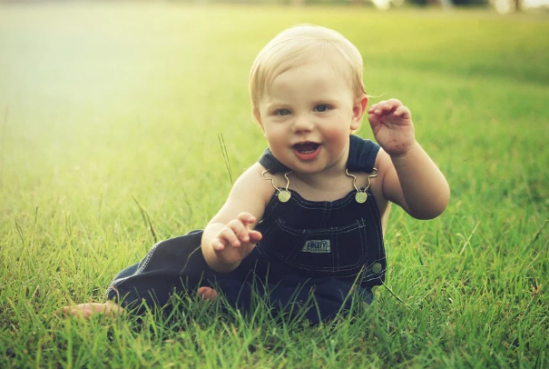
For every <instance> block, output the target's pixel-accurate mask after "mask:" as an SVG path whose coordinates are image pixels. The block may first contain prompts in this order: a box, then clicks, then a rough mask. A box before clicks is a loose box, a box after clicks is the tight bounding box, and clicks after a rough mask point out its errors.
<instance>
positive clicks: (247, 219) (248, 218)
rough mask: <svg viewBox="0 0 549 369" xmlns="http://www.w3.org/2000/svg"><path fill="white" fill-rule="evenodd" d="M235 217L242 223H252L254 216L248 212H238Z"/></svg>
mask: <svg viewBox="0 0 549 369" xmlns="http://www.w3.org/2000/svg"><path fill="white" fill-rule="evenodd" d="M236 219H238V220H240V221H241V222H242V223H244V224H253V223H255V217H254V216H253V215H252V214H250V213H240V214H238V216H237V217H236Z"/></svg>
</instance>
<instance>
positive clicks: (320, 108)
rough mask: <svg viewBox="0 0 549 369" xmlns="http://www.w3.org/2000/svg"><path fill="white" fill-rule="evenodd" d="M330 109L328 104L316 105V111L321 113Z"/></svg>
mask: <svg viewBox="0 0 549 369" xmlns="http://www.w3.org/2000/svg"><path fill="white" fill-rule="evenodd" d="M329 109H330V107H329V106H328V105H326V104H319V105H317V106H315V109H314V111H317V112H319V113H324V112H326V111H328V110H329Z"/></svg>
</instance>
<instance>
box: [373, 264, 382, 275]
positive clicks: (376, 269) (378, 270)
mask: <svg viewBox="0 0 549 369" xmlns="http://www.w3.org/2000/svg"><path fill="white" fill-rule="evenodd" d="M372 272H374V273H375V274H379V273H381V263H374V265H372Z"/></svg>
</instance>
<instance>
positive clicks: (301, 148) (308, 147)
mask: <svg viewBox="0 0 549 369" xmlns="http://www.w3.org/2000/svg"><path fill="white" fill-rule="evenodd" d="M319 146H320V144H317V143H314V142H304V143H298V144H295V145H293V146H292V147H293V149H294V150H295V151H297V152H299V153H301V154H311V153H313V152H315V151H316V150H317V149H318V147H319Z"/></svg>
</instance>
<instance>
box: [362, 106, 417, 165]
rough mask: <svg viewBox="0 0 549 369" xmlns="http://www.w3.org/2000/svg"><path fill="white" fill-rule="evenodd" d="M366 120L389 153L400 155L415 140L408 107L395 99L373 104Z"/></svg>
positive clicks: (406, 150) (378, 140)
mask: <svg viewBox="0 0 549 369" xmlns="http://www.w3.org/2000/svg"><path fill="white" fill-rule="evenodd" d="M368 120H369V121H370V126H371V127H372V131H373V133H374V136H375V138H376V141H377V142H378V143H379V145H380V146H381V147H382V148H383V150H385V151H386V152H387V153H388V154H389V155H402V154H405V153H406V152H408V150H410V149H411V148H412V146H413V145H414V143H415V142H416V139H415V134H414V124H413V122H412V113H411V112H410V109H408V108H407V107H405V106H404V105H402V103H401V102H400V101H399V100H397V99H390V100H385V101H381V102H379V103H377V104H374V105H372V106H371V107H370V109H368Z"/></svg>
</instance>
